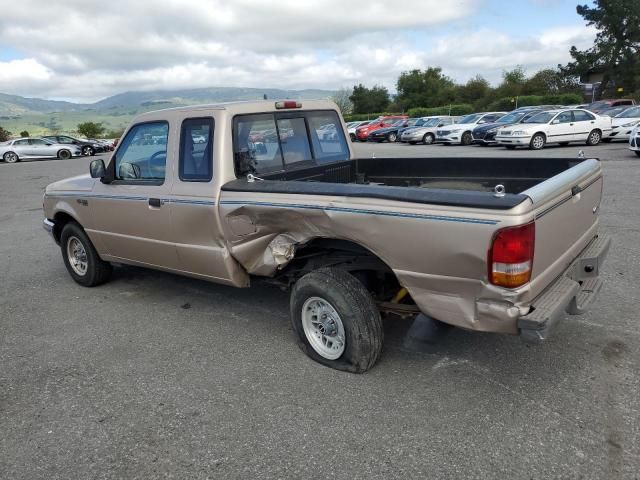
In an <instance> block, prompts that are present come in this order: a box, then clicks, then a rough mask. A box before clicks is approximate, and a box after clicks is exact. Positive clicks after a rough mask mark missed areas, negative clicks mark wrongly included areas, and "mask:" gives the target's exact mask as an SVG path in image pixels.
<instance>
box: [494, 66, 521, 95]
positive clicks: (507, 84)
mask: <svg viewBox="0 0 640 480" xmlns="http://www.w3.org/2000/svg"><path fill="white" fill-rule="evenodd" d="M526 81H527V76H526V74H525V72H524V69H523V68H522V67H521V66H519V65H518V66H517V67H516V68H514V69H513V70H505V71H503V72H502V83H501V84H500V85H498V88H496V96H497V97H499V98H502V97H517V96H518V95H522V92H523V88H524V85H525V82H526Z"/></svg>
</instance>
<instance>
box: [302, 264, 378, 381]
mask: <svg viewBox="0 0 640 480" xmlns="http://www.w3.org/2000/svg"><path fill="white" fill-rule="evenodd" d="M290 308H291V322H292V326H293V331H294V332H295V333H296V336H297V340H298V345H299V346H300V348H301V349H302V351H303V352H305V353H306V354H307V355H308V356H309V357H311V358H312V359H313V360H315V361H316V362H319V363H321V364H323V365H326V366H328V367H331V368H335V369H337V370H346V371H349V372H354V373H362V372H366V371H367V370H369V369H370V368H371V367H373V365H374V364H375V363H376V361H377V360H378V358H379V357H380V353H381V352H382V343H383V330H382V320H381V318H380V312H379V311H378V309H377V307H376V305H375V303H374V301H373V298H372V297H371V295H370V294H369V292H368V291H367V289H366V288H365V287H364V285H363V284H362V283H360V282H359V281H358V280H357V279H356V278H355V277H354V276H352V275H351V274H349V273H348V272H347V271H345V270H341V269H339V268H321V269H318V270H315V271H313V272H310V273H308V274H306V275H305V276H303V277H302V278H301V279H300V280H298V282H297V283H296V284H295V285H294V287H293V290H292V291H291V302H290Z"/></svg>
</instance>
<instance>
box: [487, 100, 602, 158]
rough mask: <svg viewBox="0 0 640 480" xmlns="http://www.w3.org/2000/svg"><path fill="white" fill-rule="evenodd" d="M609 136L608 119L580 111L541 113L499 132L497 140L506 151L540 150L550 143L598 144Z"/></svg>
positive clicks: (564, 110) (565, 110) (563, 110)
mask: <svg viewBox="0 0 640 480" xmlns="http://www.w3.org/2000/svg"><path fill="white" fill-rule="evenodd" d="M610 133H611V118H610V117H601V116H599V115H596V114H595V113H591V112H589V111H587V110H582V109H569V110H567V109H562V110H549V111H546V112H540V113H539V114H537V115H534V116H533V117H531V118H529V119H528V120H525V121H524V122H522V123H519V124H517V125H512V126H510V127H505V128H503V129H502V130H499V131H498V135H496V141H497V142H498V145H503V146H504V147H506V148H508V149H514V148H516V147H529V148H530V149H532V150H540V149H541V148H544V146H545V145H547V144H549V143H559V144H560V145H567V144H569V143H570V142H583V143H586V144H587V145H597V144H599V143H600V141H601V140H602V139H603V138H605V137H607V136H609V135H610Z"/></svg>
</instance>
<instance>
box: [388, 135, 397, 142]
mask: <svg viewBox="0 0 640 480" xmlns="http://www.w3.org/2000/svg"><path fill="white" fill-rule="evenodd" d="M396 138H397V137H396V134H395V133H392V134H391V135H389V141H390V142H395V141H396Z"/></svg>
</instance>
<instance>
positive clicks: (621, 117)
mask: <svg viewBox="0 0 640 480" xmlns="http://www.w3.org/2000/svg"><path fill="white" fill-rule="evenodd" d="M636 125H640V106H636V107H629V108H627V109H626V110H624V111H622V112H620V113H619V114H618V115H616V116H615V117H613V118H612V119H611V134H610V135H609V136H608V137H605V138H603V139H602V141H603V142H610V141H611V140H629V137H630V136H631V131H632V130H633V128H634V127H635V126H636Z"/></svg>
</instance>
